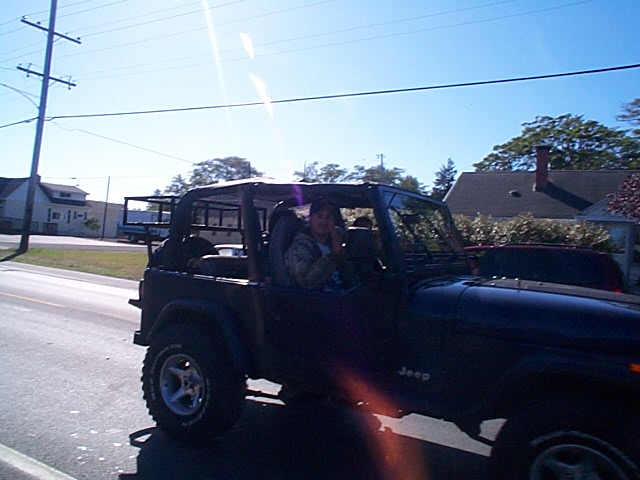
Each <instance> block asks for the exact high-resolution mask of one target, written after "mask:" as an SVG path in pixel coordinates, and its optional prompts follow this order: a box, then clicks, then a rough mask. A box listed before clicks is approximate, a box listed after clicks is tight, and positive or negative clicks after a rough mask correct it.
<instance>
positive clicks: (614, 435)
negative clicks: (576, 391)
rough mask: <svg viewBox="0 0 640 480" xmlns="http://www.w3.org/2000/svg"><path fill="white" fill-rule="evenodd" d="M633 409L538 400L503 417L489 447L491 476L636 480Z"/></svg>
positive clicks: (639, 427) (638, 423)
mask: <svg viewBox="0 0 640 480" xmlns="http://www.w3.org/2000/svg"><path fill="white" fill-rule="evenodd" d="M639 432H640V420H639V415H638V412H630V411H627V410H625V409H623V408H621V406H620V405H616V404H613V403H609V402H599V401H596V400H592V399H589V398H588V397H585V398H565V399H563V400H546V401H545V400H539V401H537V402H534V403H532V404H531V405H528V406H525V407H524V408H522V409H521V410H520V411H518V412H516V413H515V414H514V415H513V417H511V418H509V419H508V420H507V422H506V423H505V425H504V426H503V427H502V430H501V431H500V433H499V434H498V438H497V439H496V442H495V444H494V447H493V451H492V453H491V460H490V478H491V479H493V480H579V479H587V478H588V479H594V480H638V479H639V478H640V471H639V466H640V439H639Z"/></svg>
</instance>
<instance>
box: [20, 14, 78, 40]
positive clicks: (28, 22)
mask: <svg viewBox="0 0 640 480" xmlns="http://www.w3.org/2000/svg"><path fill="white" fill-rule="evenodd" d="M20 21H21V22H22V23H26V24H27V25H30V26H32V27H36V28H39V29H40V30H42V31H44V32H48V31H49V29H48V28H46V27H43V26H42V25H40V23H34V22H30V21H29V20H27V17H22V18H21V19H20ZM53 34H54V35H55V36H56V37H60V38H64V39H65V40H69V41H70V42H74V43H77V44H80V43H82V42H81V41H80V39H79V38H72V37H69V36H67V35H63V34H62V33H58V32H53Z"/></svg>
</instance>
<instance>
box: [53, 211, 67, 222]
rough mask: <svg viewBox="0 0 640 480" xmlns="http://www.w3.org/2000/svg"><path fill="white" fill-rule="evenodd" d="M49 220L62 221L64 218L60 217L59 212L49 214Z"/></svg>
mask: <svg viewBox="0 0 640 480" xmlns="http://www.w3.org/2000/svg"><path fill="white" fill-rule="evenodd" d="M51 218H52V219H53V220H62V219H63V218H64V215H62V214H61V213H60V212H53V213H52V214H51Z"/></svg>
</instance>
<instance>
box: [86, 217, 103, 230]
mask: <svg viewBox="0 0 640 480" xmlns="http://www.w3.org/2000/svg"><path fill="white" fill-rule="evenodd" d="M101 225H102V222H100V220H99V219H97V218H96V217H91V218H90V219H88V220H87V221H86V222H84V226H85V227H87V228H88V229H89V230H91V231H93V232H95V231H96V230H99V229H100V226H101Z"/></svg>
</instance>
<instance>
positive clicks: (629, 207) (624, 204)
mask: <svg viewBox="0 0 640 480" xmlns="http://www.w3.org/2000/svg"><path fill="white" fill-rule="evenodd" d="M607 211H609V212H611V213H618V214H621V215H624V216H625V217H627V218H631V219H633V220H635V221H636V223H637V222H640V174H639V173H634V174H633V175H629V176H628V177H627V178H626V179H625V180H624V182H622V184H621V185H620V188H618V191H616V192H615V193H613V194H611V195H610V196H609V201H608V202H607Z"/></svg>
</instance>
